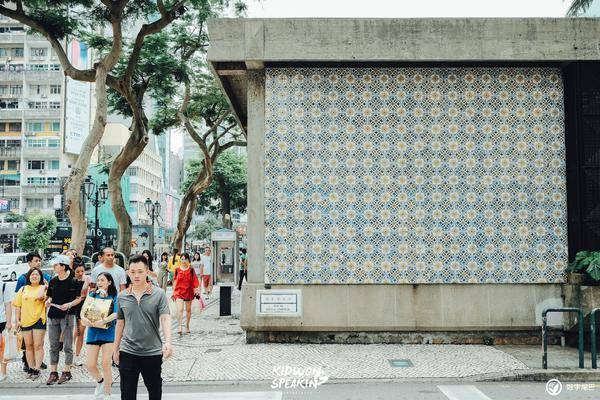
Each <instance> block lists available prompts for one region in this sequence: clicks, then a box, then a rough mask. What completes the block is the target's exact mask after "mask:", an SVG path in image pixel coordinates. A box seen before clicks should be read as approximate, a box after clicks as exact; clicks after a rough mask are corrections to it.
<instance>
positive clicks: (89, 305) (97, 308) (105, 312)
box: [80, 296, 113, 329]
mask: <svg viewBox="0 0 600 400" xmlns="http://www.w3.org/2000/svg"><path fill="white" fill-rule="evenodd" d="M112 302H113V300H112V298H107V299H102V298H100V297H93V296H88V297H86V299H85V301H84V302H83V306H82V307H81V314H80V315H81V316H82V317H85V318H87V319H88V320H89V321H90V322H97V321H100V320H101V319H104V318H106V317H108V316H109V315H110V314H111V305H112ZM108 327H110V323H108V324H106V325H104V326H102V327H99V328H101V329H108Z"/></svg>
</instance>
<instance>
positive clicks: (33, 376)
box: [27, 368, 40, 381]
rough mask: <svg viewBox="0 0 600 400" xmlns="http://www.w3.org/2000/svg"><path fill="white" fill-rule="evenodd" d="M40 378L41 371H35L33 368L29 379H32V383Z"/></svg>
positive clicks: (28, 376)
mask: <svg viewBox="0 0 600 400" xmlns="http://www.w3.org/2000/svg"><path fill="white" fill-rule="evenodd" d="M39 377H40V370H39V369H33V368H31V369H30V370H29V375H27V378H29V379H31V380H32V381H35V380H36V379H38V378H39Z"/></svg>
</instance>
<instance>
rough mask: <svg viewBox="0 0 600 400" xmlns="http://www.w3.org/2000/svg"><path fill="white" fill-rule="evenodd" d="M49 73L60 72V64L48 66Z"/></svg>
mask: <svg viewBox="0 0 600 400" xmlns="http://www.w3.org/2000/svg"><path fill="white" fill-rule="evenodd" d="M49 67H50V71H60V64H50V65H49Z"/></svg>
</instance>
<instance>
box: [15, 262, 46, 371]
mask: <svg viewBox="0 0 600 400" xmlns="http://www.w3.org/2000/svg"><path fill="white" fill-rule="evenodd" d="M25 259H26V260H27V264H28V265H29V271H31V270H32V269H34V268H38V269H39V268H40V267H41V265H42V257H41V256H40V255H39V254H38V253H29V254H27V256H26V257H25ZM43 278H44V279H43V282H42V284H43V286H44V287H43V288H40V292H44V293H45V292H46V289H47V287H48V282H50V278H51V276H50V275H48V274H43ZM26 282H27V272H26V273H24V274H22V275H21V276H19V278H18V279H17V285H16V287H15V293H17V292H18V291H19V290H20V289H21V288H22V287H23V286H25V285H26ZM26 353H27V352H26V351H25V349H24V348H23V357H22V358H21V360H22V361H23V372H26V373H29V364H27V355H26ZM40 368H41V369H46V368H48V366H47V365H46V364H44V361H43V360H42V364H41V365H40Z"/></svg>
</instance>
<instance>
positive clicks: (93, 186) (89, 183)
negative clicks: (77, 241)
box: [82, 175, 108, 251]
mask: <svg viewBox="0 0 600 400" xmlns="http://www.w3.org/2000/svg"><path fill="white" fill-rule="evenodd" d="M82 190H83V194H84V195H85V197H86V198H87V199H88V200H89V201H90V203H92V205H93V206H94V209H95V221H94V222H95V223H94V250H95V251H99V245H98V239H99V236H98V231H99V230H100V227H99V224H100V220H99V219H98V208H100V206H101V205H103V204H104V203H106V200H107V199H108V185H107V184H106V182H102V183H101V184H100V185H98V184H97V183H96V182H94V181H93V180H92V177H91V176H90V175H88V176H87V178H85V181H84V182H83V186H82Z"/></svg>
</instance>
